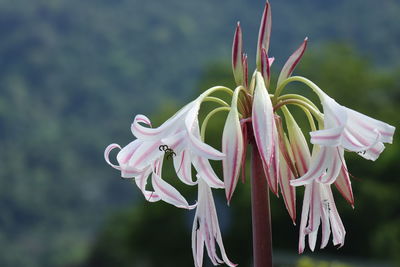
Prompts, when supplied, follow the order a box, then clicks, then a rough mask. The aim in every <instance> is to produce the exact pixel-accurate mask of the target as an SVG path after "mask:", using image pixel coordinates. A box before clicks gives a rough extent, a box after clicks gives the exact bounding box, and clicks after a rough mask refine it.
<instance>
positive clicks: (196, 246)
mask: <svg viewBox="0 0 400 267" xmlns="http://www.w3.org/2000/svg"><path fill="white" fill-rule="evenodd" d="M215 243H217V244H218V248H219V251H220V253H221V256H222V259H220V257H219V256H218V255H217V248H216V244H215ZM204 244H205V246H206V250H207V253H208V256H209V258H210V260H211V262H212V263H213V264H214V265H218V264H221V263H225V264H227V265H228V266H231V267H234V266H236V264H234V263H232V262H231V261H230V260H229V259H228V256H227V255H226V252H225V248H224V244H223V242H222V236H221V230H220V228H219V223H218V216H217V212H216V209H215V204H214V199H213V196H212V192H211V188H210V187H209V186H208V185H207V184H206V183H205V182H204V181H203V180H202V179H200V180H199V186H198V205H197V209H196V214H195V217H194V222H193V229H192V252H193V258H194V262H195V266H196V267H201V266H202V263H203V250H204Z"/></svg>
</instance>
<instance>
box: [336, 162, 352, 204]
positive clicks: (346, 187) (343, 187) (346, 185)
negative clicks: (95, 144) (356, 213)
mask: <svg viewBox="0 0 400 267" xmlns="http://www.w3.org/2000/svg"><path fill="white" fill-rule="evenodd" d="M335 186H336V188H337V189H338V190H339V192H340V194H341V195H342V196H343V197H344V199H346V200H347V202H349V204H350V205H351V206H352V207H353V208H354V196H353V190H352V188H351V181H350V176H349V172H348V171H347V167H346V164H345V162H343V165H342V168H341V170H340V173H339V176H338V178H337V179H336V181H335Z"/></svg>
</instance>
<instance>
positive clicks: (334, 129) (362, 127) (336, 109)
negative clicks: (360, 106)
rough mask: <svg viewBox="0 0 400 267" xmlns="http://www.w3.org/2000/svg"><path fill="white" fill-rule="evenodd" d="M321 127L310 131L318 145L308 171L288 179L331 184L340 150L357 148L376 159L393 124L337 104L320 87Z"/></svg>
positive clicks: (390, 136) (298, 182)
mask: <svg viewBox="0 0 400 267" xmlns="http://www.w3.org/2000/svg"><path fill="white" fill-rule="evenodd" d="M319 96H320V98H321V101H322V106H323V108H324V114H325V117H324V129H323V130H318V131H314V132H311V133H310V135H311V143H312V144H315V145H319V146H320V149H319V150H316V151H315V153H313V156H312V159H311V166H310V169H309V170H308V172H307V173H306V174H305V175H304V176H302V177H300V178H299V179H296V180H294V181H292V182H291V184H292V185H294V186H298V185H304V184H307V183H310V182H311V181H313V180H315V179H316V180H317V181H318V182H321V183H326V184H332V183H334V182H335V181H336V178H337V177H338V175H339V173H340V171H341V170H342V169H343V168H345V166H344V156H343V155H344V150H345V149H346V150H348V151H353V152H357V153H358V154H359V155H361V156H362V157H364V158H366V159H369V160H376V159H377V158H378V157H379V155H380V154H381V153H382V151H383V150H384V148H385V146H384V145H383V143H392V140H393V134H394V130H395V127H393V126H391V125H389V124H387V123H384V122H382V121H378V120H375V119H373V118H371V117H368V116H366V115H363V114H361V113H359V112H357V111H354V110H352V109H349V108H346V107H344V106H341V105H339V104H338V103H337V102H336V101H335V100H333V99H332V98H330V97H329V96H328V95H326V94H325V93H323V92H322V91H321V92H320V93H319Z"/></svg>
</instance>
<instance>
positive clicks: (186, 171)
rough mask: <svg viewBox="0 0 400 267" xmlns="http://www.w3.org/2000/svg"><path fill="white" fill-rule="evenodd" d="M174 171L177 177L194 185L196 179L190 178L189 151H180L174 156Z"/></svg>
mask: <svg viewBox="0 0 400 267" xmlns="http://www.w3.org/2000/svg"><path fill="white" fill-rule="evenodd" d="M174 167H175V172H176V174H177V175H178V177H179V179H180V180H181V181H182V182H184V183H185V184H187V185H195V184H197V181H193V180H192V163H191V158H190V153H189V152H187V151H185V150H184V151H182V152H181V153H178V154H177V155H176V157H174Z"/></svg>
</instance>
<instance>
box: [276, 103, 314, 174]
mask: <svg viewBox="0 0 400 267" xmlns="http://www.w3.org/2000/svg"><path fill="white" fill-rule="evenodd" d="M282 111H283V114H284V115H285V120H286V126H287V129H288V134H289V141H290V146H291V149H292V153H293V157H294V160H295V165H296V169H297V173H298V175H299V176H302V175H304V174H305V173H306V172H307V170H308V168H309V165H310V160H311V155H310V150H309V148H308V145H307V141H306V138H305V137H304V134H303V132H302V131H301V129H300V127H299V126H298V124H297V123H296V121H295V119H294V118H293V116H292V114H290V112H289V110H288V109H287V108H286V107H285V108H282Z"/></svg>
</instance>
